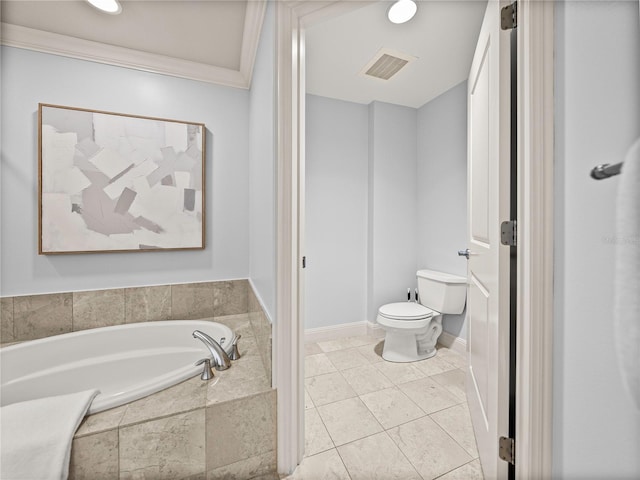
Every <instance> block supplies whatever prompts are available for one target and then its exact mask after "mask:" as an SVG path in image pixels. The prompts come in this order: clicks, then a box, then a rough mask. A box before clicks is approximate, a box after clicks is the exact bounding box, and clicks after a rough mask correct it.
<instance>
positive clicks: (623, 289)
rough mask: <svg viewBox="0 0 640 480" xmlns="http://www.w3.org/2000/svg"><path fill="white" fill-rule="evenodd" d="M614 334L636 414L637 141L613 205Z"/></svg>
mask: <svg viewBox="0 0 640 480" xmlns="http://www.w3.org/2000/svg"><path fill="white" fill-rule="evenodd" d="M614 285H615V309H614V334H615V340H616V351H617V354H618V360H619V364H620V370H621V372H622V377H623V379H624V383H625V385H626V387H627V389H628V391H629V393H630V394H631V398H632V399H633V401H634V402H635V405H636V408H637V409H638V410H640V139H638V140H637V141H636V142H635V143H634V144H633V145H632V146H631V148H630V149H629V152H628V153H627V156H626V158H625V160H624V164H623V166H622V173H621V174H620V184H619V190H618V202H617V221H616V271H615V282H614Z"/></svg>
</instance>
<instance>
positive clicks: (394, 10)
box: [387, 0, 418, 23]
mask: <svg viewBox="0 0 640 480" xmlns="http://www.w3.org/2000/svg"><path fill="white" fill-rule="evenodd" d="M416 11H418V6H417V5H416V2H414V1H413V0H398V1H397V2H396V3H394V4H393V5H391V7H390V8H389V11H388V12H387V16H388V17H389V21H390V22H392V23H405V22H408V21H409V20H411V19H412V18H413V16H414V15H415V14H416Z"/></svg>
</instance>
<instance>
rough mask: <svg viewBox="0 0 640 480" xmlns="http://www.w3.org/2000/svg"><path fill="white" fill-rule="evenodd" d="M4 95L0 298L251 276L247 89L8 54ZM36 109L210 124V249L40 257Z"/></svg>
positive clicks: (22, 52) (4, 53)
mask: <svg viewBox="0 0 640 480" xmlns="http://www.w3.org/2000/svg"><path fill="white" fill-rule="evenodd" d="M1 96H2V114H1V115H2V140H3V142H2V147H1V148H2V150H1V159H2V163H1V170H2V175H1V177H2V180H1V182H2V183H1V186H0V187H1V188H0V199H1V202H2V205H1V212H0V213H1V223H2V231H1V235H2V238H1V246H0V258H1V267H0V268H1V271H0V278H1V281H0V283H1V285H0V294H1V295H3V296H11V295H23V294H35V293H46V292H61V291H72V290H87V289H102V288H114V287H130V286H139V285H156V284H168V283H181V282H194V281H207V280H217V279H233V278H247V277H248V276H249V255H248V251H249V222H248V220H247V219H248V217H249V152H248V143H249V142H248V125H249V118H248V113H249V92H248V91H246V90H240V89H234V88H228V87H221V86H216V85H212V84H208V83H201V82H196V81H191V80H184V79H180V78H175V77H169V76H164V75H158V74H153V73H147V72H141V71H137V70H131V69H126V68H120V67H113V66H108V65H103V64H99V63H93V62H87V61H82V60H75V59H70V58H65V57H60V56H55V55H48V54H43V53H36V52H31V51H27V50H22V49H17V48H9V47H3V48H2V90H1ZM39 102H42V103H52V104H59V105H68V106H74V107H84V108H90V109H97V110H106V111H112V112H120V113H131V114H136V115H145V116H153V117H162V118H170V119H177V120H184V121H192V122H202V123H204V124H205V125H206V128H207V137H206V140H207V143H206V148H207V155H206V188H207V191H206V228H207V230H206V235H207V238H206V245H207V246H206V249H205V250H202V251H184V252H157V253H156V252H146V253H128V254H87V255H57V256H50V255H49V256H44V255H38V253H37V252H38V244H37V241H38V228H37V225H38V209H37V205H38V204H37V202H38V195H37V188H38V187H37V166H38V157H37V143H38V134H37V131H38V128H37V111H38V103H39Z"/></svg>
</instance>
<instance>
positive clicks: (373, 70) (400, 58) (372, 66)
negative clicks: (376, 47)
mask: <svg viewBox="0 0 640 480" xmlns="http://www.w3.org/2000/svg"><path fill="white" fill-rule="evenodd" d="M415 59H416V57H412V56H411V55H407V54H404V53H399V52H394V51H392V50H389V49H386V48H383V49H382V50H380V51H379V52H378V53H377V54H376V55H375V57H373V59H372V60H371V61H370V62H369V63H368V64H367V65H366V66H365V67H364V68H363V69H362V71H361V72H360V73H361V74H363V75H367V76H369V77H375V78H380V79H382V80H389V79H390V78H391V77H393V76H394V75H395V74H396V73H398V72H399V71H400V70H401V69H402V68H404V67H405V66H406V65H407V64H408V63H409V62H411V61H413V60H415Z"/></svg>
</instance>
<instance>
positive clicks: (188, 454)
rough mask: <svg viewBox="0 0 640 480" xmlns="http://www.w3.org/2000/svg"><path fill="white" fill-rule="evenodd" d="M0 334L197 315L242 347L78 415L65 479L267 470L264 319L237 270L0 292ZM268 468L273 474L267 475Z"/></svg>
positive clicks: (272, 414) (270, 462)
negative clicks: (54, 290)
mask: <svg viewBox="0 0 640 480" xmlns="http://www.w3.org/2000/svg"><path fill="white" fill-rule="evenodd" d="M0 306H1V307H2V320H1V326H2V331H1V335H2V339H1V341H2V342H3V343H12V342H16V341H23V340H31V339H35V338H42V337H45V336H50V335H55V334H58V333H66V332H70V331H75V330H83V329H86V328H94V327H98V326H107V325H117V324H122V323H131V322H140V321H154V320H168V319H192V318H205V319H208V320H212V321H216V322H219V323H223V324H225V325H227V326H229V327H230V328H231V329H232V330H233V331H234V332H235V333H236V334H239V335H242V338H241V339H240V341H239V343H238V345H239V349H240V353H241V354H242V357H241V358H240V359H239V360H236V361H234V362H233V365H232V367H231V368H230V369H229V370H226V371H224V372H217V371H216V372H215V373H216V376H215V378H214V379H213V380H211V381H209V382H204V381H202V380H200V378H199V377H195V378H192V379H189V380H187V381H185V382H182V383H180V384H178V385H175V386H173V387H170V388H168V389H166V390H163V391H161V392H158V393H156V394H153V395H151V396H148V397H146V398H142V399H140V400H137V401H135V402H132V403H129V404H127V405H122V406H120V407H117V408H113V409H111V410H106V411H104V412H101V413H98V414H96V415H91V416H89V417H86V418H85V420H84V421H83V423H82V424H81V426H80V428H79V429H78V431H77V432H76V436H75V438H74V441H73V447H72V452H71V467H70V478H71V479H83V478H86V479H92V480H93V479H130V478H131V479H133V478H135V479H138V478H147V479H154V480H155V479H172V480H173V479H182V478H188V479H218V478H220V479H243V480H244V479H250V478H255V477H257V478H272V475H273V472H275V470H276V454H275V445H276V405H275V402H276V395H275V391H274V390H272V389H271V324H270V322H269V321H268V320H267V317H266V315H265V314H264V312H263V311H262V309H261V308H260V305H259V303H258V301H257V298H256V297H255V295H254V293H253V290H252V289H251V287H250V285H249V283H248V282H247V281H246V280H238V281H229V282H208V283H197V284H185V285H170V286H169V285H168V286H160V287H141V288H127V289H115V290H103V291H95V292H74V293H61V294H51V295H34V296H28V297H13V298H2V299H1V304H0ZM273 478H277V477H273Z"/></svg>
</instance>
